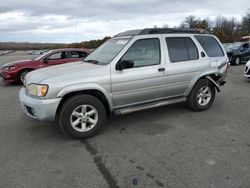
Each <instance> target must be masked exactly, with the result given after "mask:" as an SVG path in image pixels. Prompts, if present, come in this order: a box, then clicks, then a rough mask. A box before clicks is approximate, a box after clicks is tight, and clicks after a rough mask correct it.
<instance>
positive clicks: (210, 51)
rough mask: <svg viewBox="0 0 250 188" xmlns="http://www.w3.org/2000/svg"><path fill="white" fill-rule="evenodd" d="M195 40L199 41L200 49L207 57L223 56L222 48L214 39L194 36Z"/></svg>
mask: <svg viewBox="0 0 250 188" xmlns="http://www.w3.org/2000/svg"><path fill="white" fill-rule="evenodd" d="M195 38H196V39H197V40H198V41H199V43H200V44H201V46H202V48H203V49H204V50H205V52H206V53H207V55H208V56H209V57H221V56H224V52H223V50H222V48H221V47H220V45H219V43H218V42H217V40H216V39H215V38H214V37H212V36H202V35H196V36H195Z"/></svg>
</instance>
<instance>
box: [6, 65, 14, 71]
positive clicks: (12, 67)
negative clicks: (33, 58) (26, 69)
mask: <svg viewBox="0 0 250 188" xmlns="http://www.w3.org/2000/svg"><path fill="white" fill-rule="evenodd" d="M15 68H16V66H14V65H12V66H6V67H3V70H7V71H10V70H13V69H15Z"/></svg>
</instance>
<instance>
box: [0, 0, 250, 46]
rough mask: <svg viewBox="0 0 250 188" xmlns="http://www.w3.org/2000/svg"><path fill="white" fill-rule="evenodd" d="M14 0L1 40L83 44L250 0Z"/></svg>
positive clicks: (224, 12)
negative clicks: (86, 41) (82, 42)
mask: <svg viewBox="0 0 250 188" xmlns="http://www.w3.org/2000/svg"><path fill="white" fill-rule="evenodd" d="M235 2H236V1H235V0H227V1H226V2H225V1H219V0H102V1H101V0H68V1H63V0H40V1H37V0H8V1H1V3H0V42H6V41H15V42H65V43H69V42H80V41H85V40H90V39H99V38H103V37H105V36H113V35H115V34H117V33H119V32H121V31H124V30H129V29H135V28H146V27H153V26H154V25H157V26H159V27H161V26H162V25H164V24H167V25H169V26H177V25H179V24H180V22H181V21H182V20H183V19H184V18H185V17H186V16H189V15H195V16H198V17H201V18H211V19H213V18H215V17H216V16H218V15H220V16H226V17H236V18H237V19H239V20H240V18H241V16H242V15H244V14H245V12H246V11H247V9H248V8H250V5H249V0H240V1H237V5H235Z"/></svg>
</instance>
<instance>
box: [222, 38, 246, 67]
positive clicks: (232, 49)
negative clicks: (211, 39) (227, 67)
mask: <svg viewBox="0 0 250 188" xmlns="http://www.w3.org/2000/svg"><path fill="white" fill-rule="evenodd" d="M225 49H226V52H227V56H228V58H229V61H230V63H231V64H233V65H239V64H241V63H243V62H247V61H248V60H249V59H250V42H235V43H233V44H230V45H227V46H226V47H225Z"/></svg>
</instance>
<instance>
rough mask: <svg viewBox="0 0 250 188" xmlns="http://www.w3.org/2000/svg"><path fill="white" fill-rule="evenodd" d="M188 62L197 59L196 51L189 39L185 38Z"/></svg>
mask: <svg viewBox="0 0 250 188" xmlns="http://www.w3.org/2000/svg"><path fill="white" fill-rule="evenodd" d="M185 41H186V44H187V50H188V57H189V60H195V59H199V55H198V49H197V47H196V46H195V44H194V42H193V41H192V39H191V38H185Z"/></svg>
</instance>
